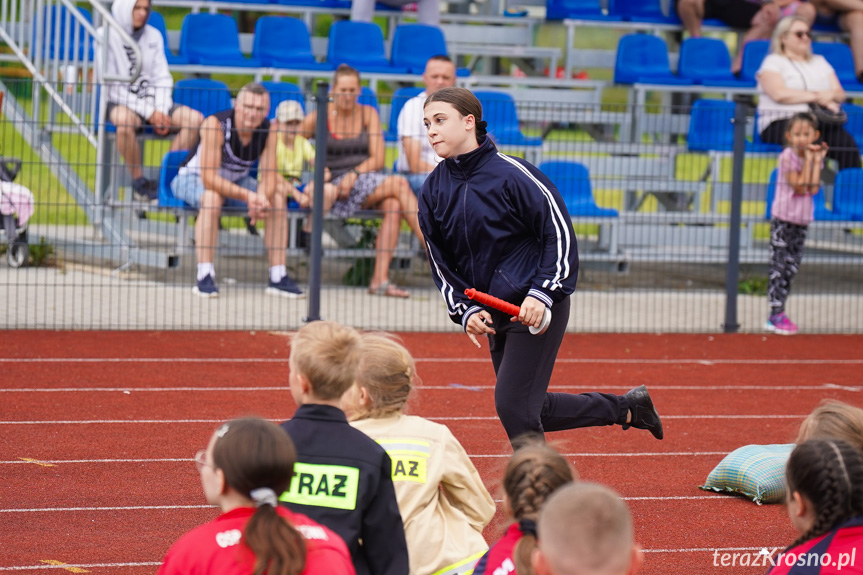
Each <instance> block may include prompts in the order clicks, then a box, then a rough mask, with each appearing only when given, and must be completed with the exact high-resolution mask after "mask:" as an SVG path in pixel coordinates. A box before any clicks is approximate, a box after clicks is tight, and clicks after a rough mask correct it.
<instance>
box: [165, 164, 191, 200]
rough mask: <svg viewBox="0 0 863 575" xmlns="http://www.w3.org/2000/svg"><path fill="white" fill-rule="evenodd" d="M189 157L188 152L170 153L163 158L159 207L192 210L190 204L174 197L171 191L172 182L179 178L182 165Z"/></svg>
mask: <svg viewBox="0 0 863 575" xmlns="http://www.w3.org/2000/svg"><path fill="white" fill-rule="evenodd" d="M188 155H189V151H188V150H178V151H176V152H168V153H167V154H165V157H164V158H162V166H161V168H160V169H159V205H160V206H161V207H163V208H191V206H190V205H189V204H187V203H186V202H184V201H182V200H178V199H177V198H176V197H174V192H173V191H172V190H171V182H173V181H174V178H176V177H177V172H178V171H179V170H180V164H181V163H182V162H183V160H185V159H186V156H188Z"/></svg>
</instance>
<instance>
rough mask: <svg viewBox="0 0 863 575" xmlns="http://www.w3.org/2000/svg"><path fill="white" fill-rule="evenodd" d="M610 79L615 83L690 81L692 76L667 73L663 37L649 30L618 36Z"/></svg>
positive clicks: (686, 82) (668, 69) (665, 48)
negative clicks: (646, 32) (648, 32)
mask: <svg viewBox="0 0 863 575" xmlns="http://www.w3.org/2000/svg"><path fill="white" fill-rule="evenodd" d="M614 81H615V83H617V84H634V83H636V82H641V83H645V84H666V85H670V86H690V85H692V84H693V81H692V80H690V79H688V78H679V77H677V76H675V75H674V74H672V73H671V68H670V66H669V64H668V48H667V46H666V45H665V41H664V40H663V39H662V38H659V37H657V36H651V35H649V34H627V35H625V36H623V37H621V38H620V42H619V43H618V44H617V58H616V61H615V64H614Z"/></svg>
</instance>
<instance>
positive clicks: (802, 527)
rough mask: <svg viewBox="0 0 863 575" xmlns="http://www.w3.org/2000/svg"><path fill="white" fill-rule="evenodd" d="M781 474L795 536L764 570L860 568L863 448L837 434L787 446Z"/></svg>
mask: <svg viewBox="0 0 863 575" xmlns="http://www.w3.org/2000/svg"><path fill="white" fill-rule="evenodd" d="M785 480H786V482H787V484H788V489H787V498H786V505H787V507H788V516H789V517H790V518H791V522H792V523H793V524H794V527H795V528H796V529H797V531H799V532H800V537H798V538H797V540H796V541H794V543H792V544H791V545H790V546H789V547H788V548H787V549H786V550H785V551H784V552H783V554H782V555H781V556H777V558H776V563H775V566H774V567H773V568H772V569H771V570H770V571H769V572H768V575H792V574H801V575H802V574H804V573H812V574H816V573H817V574H819V575H834V574H839V573H860V565H859V563H857V564H855V562H856V561H860V558H859V557H857V556H856V555H857V553H856V552H857V547H859V545H860V541H861V540H863V452H861V451H860V450H859V449H857V448H855V447H852V446H851V445H849V444H848V443H846V442H845V441H842V440H840V439H837V440H823V439H810V440H809V441H805V442H803V443H801V444H800V445H798V446H797V447H796V448H794V451H792V452H791V457H790V458H789V459H788V466H787V467H786V471H785ZM825 558H827V559H832V560H831V561H825V560H824V559H825ZM843 569H844V570H843Z"/></svg>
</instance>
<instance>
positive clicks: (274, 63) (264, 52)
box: [252, 16, 333, 70]
mask: <svg viewBox="0 0 863 575" xmlns="http://www.w3.org/2000/svg"><path fill="white" fill-rule="evenodd" d="M252 57H253V58H257V59H258V60H260V61H261V64H262V65H264V66H271V67H273V68H290V69H294V70H332V69H333V66H332V64H328V63H326V62H318V61H317V60H315V56H314V54H312V40H311V38H310V37H309V29H308V28H307V27H306V24H305V22H303V21H302V20H299V19H297V18H290V17H287V16H262V17H260V18H258V20H257V22H255V40H254V45H253V47H252Z"/></svg>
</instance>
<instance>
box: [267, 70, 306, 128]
mask: <svg viewBox="0 0 863 575" xmlns="http://www.w3.org/2000/svg"><path fill="white" fill-rule="evenodd" d="M261 85H262V86H263V87H264V88H266V89H267V92H269V93H270V111H269V112H268V113H267V118H269V119H270V120H272V119H273V118H275V117H276V108H278V107H279V104H281V103H282V102H284V101H285V100H294V101H297V102H299V103H300V106H301V107H302V108H303V112H305V111H306V97H305V95H304V94H303V91H302V90H300V88H299V86H297V85H296V84H293V83H291V82H273V81H272V80H266V81H264V82H261Z"/></svg>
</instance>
